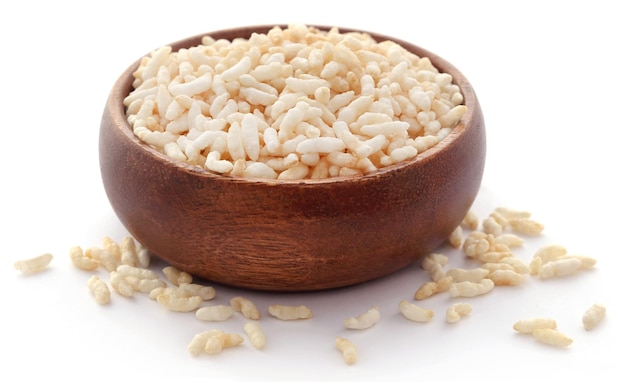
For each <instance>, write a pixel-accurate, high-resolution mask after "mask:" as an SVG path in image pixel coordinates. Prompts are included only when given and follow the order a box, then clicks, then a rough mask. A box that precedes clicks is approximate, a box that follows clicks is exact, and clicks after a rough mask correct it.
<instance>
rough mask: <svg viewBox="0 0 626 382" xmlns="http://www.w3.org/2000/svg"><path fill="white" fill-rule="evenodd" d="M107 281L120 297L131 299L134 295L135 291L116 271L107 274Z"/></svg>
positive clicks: (124, 277) (123, 276)
mask: <svg viewBox="0 0 626 382" xmlns="http://www.w3.org/2000/svg"><path fill="white" fill-rule="evenodd" d="M131 277H132V276H131ZM109 281H110V283H111V287H113V289H114V290H115V291H116V292H117V293H119V294H120V295H122V296H124V297H133V295H134V294H135V289H134V288H133V286H132V285H131V283H129V282H128V281H127V280H126V276H125V275H123V274H121V273H119V272H117V271H113V272H111V273H109Z"/></svg>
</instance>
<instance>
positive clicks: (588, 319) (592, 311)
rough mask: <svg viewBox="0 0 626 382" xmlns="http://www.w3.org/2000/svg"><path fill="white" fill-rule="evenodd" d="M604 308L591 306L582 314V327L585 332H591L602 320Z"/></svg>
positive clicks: (602, 306)
mask: <svg viewBox="0 0 626 382" xmlns="http://www.w3.org/2000/svg"><path fill="white" fill-rule="evenodd" d="M605 315H606V307H605V306H604V305H602V304H593V305H592V306H590V307H589V308H588V309H587V310H586V311H585V313H584V314H583V325H584V327H585V330H592V329H593V328H595V327H596V325H598V324H599V323H600V321H602V319H604V316H605Z"/></svg>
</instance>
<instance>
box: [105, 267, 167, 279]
mask: <svg viewBox="0 0 626 382" xmlns="http://www.w3.org/2000/svg"><path fill="white" fill-rule="evenodd" d="M116 271H117V272H118V273H119V274H121V275H123V276H131V277H137V278H138V279H159V275H158V274H157V273H156V272H154V271H153V270H151V269H146V268H139V267H135V266H132V265H128V264H121V265H119V266H118V267H117V268H116Z"/></svg>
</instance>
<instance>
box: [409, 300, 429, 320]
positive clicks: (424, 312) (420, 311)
mask: <svg viewBox="0 0 626 382" xmlns="http://www.w3.org/2000/svg"><path fill="white" fill-rule="evenodd" d="M400 313H402V316H404V318H406V319H408V320H411V321H415V322H428V321H430V320H431V319H432V318H433V316H434V315H435V312H434V311H433V310H432V309H427V308H422V307H420V306H417V305H415V304H412V303H410V302H408V301H406V300H402V301H400Z"/></svg>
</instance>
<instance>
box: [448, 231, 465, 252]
mask: <svg viewBox="0 0 626 382" xmlns="http://www.w3.org/2000/svg"><path fill="white" fill-rule="evenodd" d="M448 243H449V244H450V245H451V246H452V247H454V248H459V247H461V246H462V245H463V227H461V226H457V227H456V228H455V229H454V231H452V233H451V234H450V236H448Z"/></svg>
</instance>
